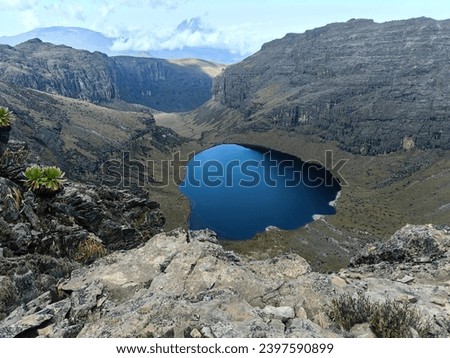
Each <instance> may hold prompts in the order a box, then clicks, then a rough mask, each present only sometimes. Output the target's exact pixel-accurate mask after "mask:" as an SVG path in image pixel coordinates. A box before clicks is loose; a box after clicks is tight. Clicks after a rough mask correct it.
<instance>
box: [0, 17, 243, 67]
mask: <svg viewBox="0 0 450 358" xmlns="http://www.w3.org/2000/svg"><path fill="white" fill-rule="evenodd" d="M194 20H195V19H193V20H191V21H184V22H182V23H181V24H180V25H179V26H178V28H177V29H176V32H182V31H196V29H197V28H198V26H199V25H198V24H196V22H195V21H194ZM34 38H38V39H40V40H42V41H43V42H49V43H52V44H55V45H66V46H70V47H73V48H75V49H79V50H87V51H91V52H94V51H99V52H102V53H104V54H107V55H108V56H135V57H155V58H163V59H181V58H197V59H203V60H206V61H212V62H217V63H224V64H229V63H236V62H238V61H240V60H242V59H243V56H241V55H239V54H233V53H232V52H231V51H229V50H227V49H221V48H212V47H188V46H186V47H184V48H182V49H173V50H151V51H133V50H128V51H115V50H112V46H113V44H114V42H115V41H125V42H126V41H127V39H119V38H113V37H107V36H105V35H103V34H102V33H100V32H96V31H92V30H88V29H85V28H81V27H63V26H54V27H43V28H38V29H34V30H31V31H29V32H25V33H22V34H19V35H15V36H0V44H6V45H10V46H16V45H18V44H20V43H22V42H25V41H28V40H31V39H34Z"/></svg>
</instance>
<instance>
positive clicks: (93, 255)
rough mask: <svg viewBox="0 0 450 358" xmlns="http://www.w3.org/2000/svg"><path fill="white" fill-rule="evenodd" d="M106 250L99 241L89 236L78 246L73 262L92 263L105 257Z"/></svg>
mask: <svg viewBox="0 0 450 358" xmlns="http://www.w3.org/2000/svg"><path fill="white" fill-rule="evenodd" d="M106 253H107V252H106V248H105V246H104V245H103V243H102V242H101V240H100V239H98V238H97V237H95V236H94V235H90V236H89V237H88V238H87V239H86V240H83V241H81V242H80V243H79V244H78V248H77V252H76V254H75V260H76V261H78V262H82V263H85V264H89V263H92V262H93V261H95V260H96V259H98V258H100V257H103V256H105V255H106Z"/></svg>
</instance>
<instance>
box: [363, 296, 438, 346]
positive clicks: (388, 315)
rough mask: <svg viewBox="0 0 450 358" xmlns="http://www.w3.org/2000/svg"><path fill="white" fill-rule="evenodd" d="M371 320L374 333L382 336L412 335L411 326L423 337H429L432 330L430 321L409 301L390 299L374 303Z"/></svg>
mask: <svg viewBox="0 0 450 358" xmlns="http://www.w3.org/2000/svg"><path fill="white" fill-rule="evenodd" d="M369 322H370V327H371V328H372V331H373V333H375V335H376V336H377V337H380V338H404V337H411V336H412V333H411V328H413V329H415V330H416V332H417V333H418V334H419V336H421V337H427V336H428V335H429V331H430V322H429V321H428V320H427V319H425V318H424V317H423V316H422V314H421V313H420V312H419V311H418V310H417V309H416V308H413V307H411V306H410V304H409V303H408V302H396V301H392V300H390V299H387V300H386V301H385V302H383V303H379V302H377V303H375V304H374V310H373V313H372V315H371V316H370V320H369Z"/></svg>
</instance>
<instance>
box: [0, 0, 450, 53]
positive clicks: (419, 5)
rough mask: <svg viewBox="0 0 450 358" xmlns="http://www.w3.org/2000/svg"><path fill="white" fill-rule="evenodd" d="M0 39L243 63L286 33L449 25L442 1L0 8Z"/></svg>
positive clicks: (10, 2) (126, 2) (449, 11)
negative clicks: (189, 51) (364, 23)
mask: <svg viewBox="0 0 450 358" xmlns="http://www.w3.org/2000/svg"><path fill="white" fill-rule="evenodd" d="M0 14H1V18H0V36H11V35H17V34H20V33H23V32H27V31H30V30H32V29H35V28H38V27H50V26H71V27H83V28H87V29H90V30H94V31H98V32H101V33H103V34H105V35H107V36H110V37H114V38H118V39H119V40H117V41H116V42H115V44H114V46H115V50H135V51H150V50H162V49H170V50H173V49H180V48H183V47H184V46H192V47H195V46H197V47H212V48H223V49H228V50H230V51H231V52H233V53H237V54H241V55H247V54H251V53H254V52H256V51H257V50H259V48H260V47H261V45H262V44H263V43H265V42H267V41H270V40H273V39H276V38H281V37H283V36H284V35H285V34H286V33H289V32H298V33H301V32H304V31H305V30H308V29H313V28H315V27H320V26H324V25H326V24H328V23H331V22H342V21H347V20H349V19H351V18H368V19H373V20H375V21H376V22H384V21H389V20H400V19H407V18H412V17H420V16H426V17H431V18H434V19H439V20H442V19H448V18H450V1H449V0H420V1H419V0H376V1H374V0H358V1H357V0H334V1H333V0H224V1H221V0H216V1H213V0H133V1H130V0H108V1H107V0H82V1H71V0H57V1H48V0H46V1H37V0H0Z"/></svg>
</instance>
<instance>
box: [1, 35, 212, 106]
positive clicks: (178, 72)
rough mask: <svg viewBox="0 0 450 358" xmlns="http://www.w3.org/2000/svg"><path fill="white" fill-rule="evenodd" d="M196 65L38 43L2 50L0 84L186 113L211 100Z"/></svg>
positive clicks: (207, 81)
mask: <svg viewBox="0 0 450 358" xmlns="http://www.w3.org/2000/svg"><path fill="white" fill-rule="evenodd" d="M206 65H207V66H209V67H212V68H214V67H215V65H214V64H208V63H206V64H205V61H203V62H202V61H198V62H194V63H191V65H189V66H186V65H184V64H182V63H177V62H174V61H168V60H160V59H153V58H133V57H108V56H106V55H104V54H102V53H100V52H92V53H91V52H88V51H82V50H75V49H73V48H70V47H67V46H55V45H52V44H50V43H44V42H42V41H41V40H39V39H34V40H29V41H27V42H24V43H22V44H19V45H17V46H15V47H11V46H7V45H0V81H3V82H6V83H11V84H15V85H19V86H22V87H27V88H32V89H37V90H40V91H44V92H48V93H53V94H59V95H62V96H65V97H71V98H77V99H83V100H87V101H90V102H93V103H103V104H106V103H110V102H114V101H119V100H122V101H129V102H131V103H138V104H142V105H145V106H149V107H152V108H154V109H157V110H161V111H166V112H172V111H188V110H191V109H193V108H196V107H198V106H199V105H201V104H202V103H204V102H205V101H207V100H208V99H209V98H210V97H211V86H212V79H211V75H210V74H208V73H207V71H206V72H205V71H204V68H205V66H206Z"/></svg>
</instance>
